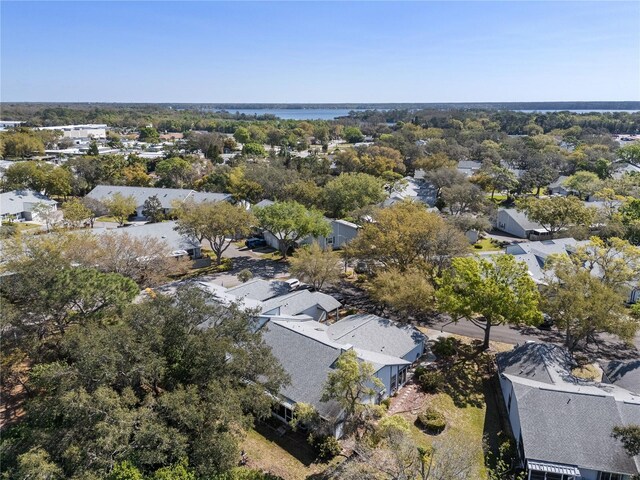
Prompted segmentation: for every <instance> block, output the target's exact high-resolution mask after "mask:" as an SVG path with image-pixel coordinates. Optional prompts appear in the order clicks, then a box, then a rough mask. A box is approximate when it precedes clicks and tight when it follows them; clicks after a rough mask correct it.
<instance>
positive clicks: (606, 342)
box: [429, 320, 640, 359]
mask: <svg viewBox="0 0 640 480" xmlns="http://www.w3.org/2000/svg"><path fill="white" fill-rule="evenodd" d="M429 327H430V328H433V329H434V330H440V331H443V332H448V333H455V334H457V335H464V336H467V337H471V338H477V339H479V340H482V339H483V338H484V331H483V330H481V329H480V328H478V327H476V326H475V325H474V324H472V323H471V322H469V321H466V320H461V321H459V322H458V323H448V322H447V321H445V320H436V321H434V322H433V323H430V324H429ZM600 339H601V340H602V344H601V345H600V346H599V347H595V346H594V347H590V348H589V351H590V352H592V353H593V354H594V355H596V356H597V357H601V358H603V359H605V358H606V359H611V358H620V359H629V358H633V357H640V333H639V334H638V335H636V337H635V339H634V342H633V343H634V346H635V349H633V348H629V347H626V346H625V345H624V344H622V343H620V342H619V341H617V340H616V339H615V338H614V337H613V336H610V335H600ZM491 340H494V341H496V342H503V343H510V344H514V345H515V344H517V343H523V342H526V341H529V340H533V341H544V342H554V343H559V344H561V343H562V341H563V336H562V334H561V333H560V332H557V331H544V330H539V329H537V328H535V327H512V326H509V325H497V326H495V327H491Z"/></svg>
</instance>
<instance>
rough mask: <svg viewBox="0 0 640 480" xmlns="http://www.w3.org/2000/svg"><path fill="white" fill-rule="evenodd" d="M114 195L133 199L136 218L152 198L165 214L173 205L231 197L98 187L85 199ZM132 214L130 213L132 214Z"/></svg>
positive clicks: (132, 188)
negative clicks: (154, 197) (158, 202)
mask: <svg viewBox="0 0 640 480" xmlns="http://www.w3.org/2000/svg"><path fill="white" fill-rule="evenodd" d="M116 193H119V194H120V195H122V196H124V197H129V196H131V197H133V198H134V199H135V202H136V209H135V215H136V216H137V217H144V215H143V214H142V210H144V202H145V201H146V200H147V199H148V198H150V197H152V196H156V197H158V200H160V204H161V206H162V209H163V211H164V213H165V214H167V213H169V212H171V210H172V209H173V207H174V203H184V202H187V201H194V202H197V203H200V202H221V201H228V200H230V199H231V195H229V194H227V193H209V192H196V191H195V190H189V189H185V188H156V187H126V186H116V185H98V186H97V187H95V188H94V189H93V190H91V191H90V192H89V193H88V194H87V197H89V198H93V199H94V200H99V201H104V200H106V199H108V198H111V197H112V196H113V195H115V194H116ZM133 213H134V212H132V214H133Z"/></svg>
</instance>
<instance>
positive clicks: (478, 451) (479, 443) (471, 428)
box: [398, 393, 487, 479]
mask: <svg viewBox="0 0 640 480" xmlns="http://www.w3.org/2000/svg"><path fill="white" fill-rule="evenodd" d="M425 407H432V408H434V409H436V410H437V411H439V412H440V413H442V414H443V415H444V416H445V418H446V419H447V428H446V429H445V431H444V432H442V433H441V434H440V435H428V434H426V433H425V432H424V431H423V430H422V429H420V428H419V427H417V426H416V425H415V421H416V418H417V415H414V414H411V413H409V412H406V413H400V414H398V415H402V416H403V417H404V418H406V419H407V420H408V421H409V422H410V423H411V431H412V435H413V438H414V440H415V442H416V445H418V446H421V447H430V446H432V445H433V443H434V442H437V441H440V440H442V441H443V442H444V441H446V438H447V437H450V438H453V439H458V438H465V439H468V440H469V446H470V448H472V450H473V458H474V460H475V461H474V466H473V471H472V474H471V476H470V477H469V478H477V479H482V478H486V470H485V466H484V449H483V445H484V442H483V435H484V433H485V418H486V416H487V409H486V405H485V406H482V407H474V406H467V407H464V408H459V407H456V406H455V404H454V402H453V399H452V398H451V397H450V396H449V395H447V394H445V393H438V394H435V395H428V396H427V400H426V404H425Z"/></svg>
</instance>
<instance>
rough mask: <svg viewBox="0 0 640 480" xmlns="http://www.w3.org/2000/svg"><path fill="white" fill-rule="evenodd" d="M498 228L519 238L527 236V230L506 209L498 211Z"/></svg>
mask: <svg viewBox="0 0 640 480" xmlns="http://www.w3.org/2000/svg"><path fill="white" fill-rule="evenodd" d="M496 228H497V229H498V230H502V231H503V232H507V233H510V234H511V235H515V236H516V237H519V238H527V232H526V230H525V229H524V228H522V226H520V224H518V222H516V221H515V220H514V219H513V218H512V217H511V215H509V214H508V213H507V212H506V211H504V210H500V211H498V216H497V218H496Z"/></svg>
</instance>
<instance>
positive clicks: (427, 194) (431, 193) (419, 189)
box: [382, 172, 437, 207]
mask: <svg viewBox="0 0 640 480" xmlns="http://www.w3.org/2000/svg"><path fill="white" fill-rule="evenodd" d="M416 173H417V172H416ZM418 176H419V175H418ZM405 200H414V201H416V202H421V203H424V204H425V205H427V206H428V207H433V206H434V205H435V204H436V200H437V196H436V189H435V188H434V187H433V185H431V184H430V183H429V182H427V181H425V180H424V178H416V177H405V178H404V185H403V186H402V188H401V189H399V190H398V191H396V192H392V193H391V194H390V195H389V198H388V199H387V200H385V201H384V202H383V204H382V205H383V206H384V207H389V206H391V205H393V204H395V203H398V202H403V201H405Z"/></svg>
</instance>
